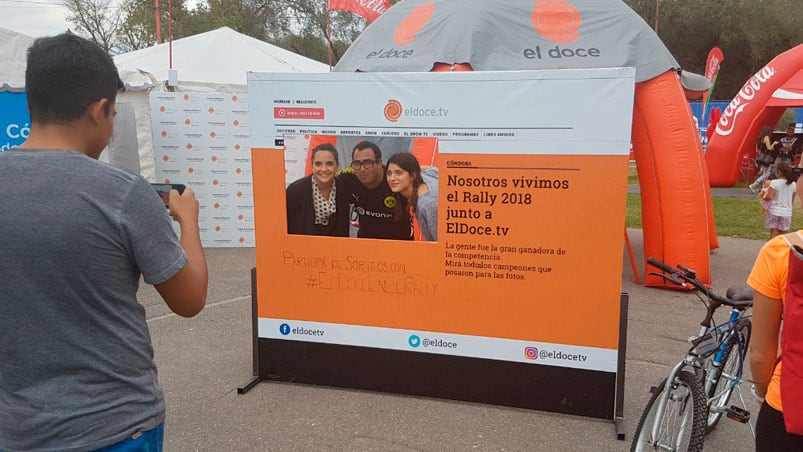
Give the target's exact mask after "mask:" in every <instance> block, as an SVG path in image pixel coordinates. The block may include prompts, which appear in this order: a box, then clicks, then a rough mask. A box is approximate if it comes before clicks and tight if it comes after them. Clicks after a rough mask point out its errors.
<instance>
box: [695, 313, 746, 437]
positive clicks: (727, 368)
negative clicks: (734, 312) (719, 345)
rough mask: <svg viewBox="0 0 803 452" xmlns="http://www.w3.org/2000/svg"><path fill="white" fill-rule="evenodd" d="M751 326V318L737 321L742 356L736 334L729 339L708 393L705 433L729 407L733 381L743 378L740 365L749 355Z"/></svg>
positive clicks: (733, 386) (708, 431)
mask: <svg viewBox="0 0 803 452" xmlns="http://www.w3.org/2000/svg"><path fill="white" fill-rule="evenodd" d="M751 328H752V326H751V324H750V320H749V319H741V320H739V321H738V322H737V323H736V331H738V332H739V333H741V335H742V338H743V339H742V341H743V345H742V349H741V356H740V353H739V345H738V338H737V337H736V335H732V336H731V337H730V338H729V339H728V345H727V347H726V348H725V353H724V354H723V355H722V364H721V365H720V367H719V372H718V374H717V375H716V376H715V377H714V382H713V384H712V385H711V389H709V391H708V394H706V395H707V396H708V418H707V420H706V425H705V433H710V432H711V431H712V430H714V428H716V426H717V424H718V423H719V420H720V419H722V414H723V411H722V409H723V408H727V407H728V403H729V402H730V398H731V395H733V391H734V389H736V386H735V385H734V384H733V383H734V381H736V380H738V379H740V378H741V375H740V373H739V370H740V367H742V370H743V368H744V358H745V356H746V355H747V345H748V344H749V343H750V332H751ZM709 372H711V370H709Z"/></svg>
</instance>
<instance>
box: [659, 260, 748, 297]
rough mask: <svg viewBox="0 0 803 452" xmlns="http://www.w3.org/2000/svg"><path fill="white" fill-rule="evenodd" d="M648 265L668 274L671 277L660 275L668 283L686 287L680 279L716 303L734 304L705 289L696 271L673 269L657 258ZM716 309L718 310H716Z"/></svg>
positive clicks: (682, 268) (679, 266)
mask: <svg viewBox="0 0 803 452" xmlns="http://www.w3.org/2000/svg"><path fill="white" fill-rule="evenodd" d="M647 263H648V264H650V265H652V266H653V267H656V268H659V269H661V270H663V271H664V273H668V274H669V275H668V276H667V275H659V276H661V277H663V278H664V279H666V280H667V281H671V282H672V283H673V284H675V285H678V286H681V287H684V286H685V284H683V283H682V282H680V281H678V278H680V279H681V280H683V281H685V282H687V283H689V284H691V285H692V286H693V287H694V289H695V290H699V291H700V292H703V293H704V294H706V295H707V296H708V298H709V299H711V300H714V301H716V302H717V303H718V304H726V305H731V304H732V302H731V300H729V299H728V298H725V297H721V296H719V295H717V294H715V293H714V292H712V291H711V290H710V289H709V288H707V287H705V284H703V283H702V282H701V281H700V280H699V279H697V278H696V275H695V273H694V270H692V269H690V268H687V267H684V266H682V265H678V268H675V267H672V266H671V265H667V264H665V263H664V262H661V261H659V260H658V259H655V258H652V257H650V258H648V259H647ZM714 309H716V308H714Z"/></svg>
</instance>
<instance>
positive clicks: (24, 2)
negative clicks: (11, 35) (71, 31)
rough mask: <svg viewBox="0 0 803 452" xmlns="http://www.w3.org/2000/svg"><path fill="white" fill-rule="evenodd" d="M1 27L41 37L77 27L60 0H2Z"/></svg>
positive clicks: (0, 3)
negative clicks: (68, 19)
mask: <svg viewBox="0 0 803 452" xmlns="http://www.w3.org/2000/svg"><path fill="white" fill-rule="evenodd" d="M0 28H7V29H10V30H14V31H16V32H18V33H23V34H26V35H28V36H33V37H39V36H49V35H55V34H59V33H62V32H64V31H66V30H67V29H68V28H75V27H73V26H72V25H71V24H70V23H68V22H67V8H65V7H64V6H61V4H60V3H59V1H58V0H0Z"/></svg>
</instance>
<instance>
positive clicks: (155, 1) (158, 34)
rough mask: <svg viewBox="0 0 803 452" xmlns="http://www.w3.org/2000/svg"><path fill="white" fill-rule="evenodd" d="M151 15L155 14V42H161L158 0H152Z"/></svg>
mask: <svg viewBox="0 0 803 452" xmlns="http://www.w3.org/2000/svg"><path fill="white" fill-rule="evenodd" d="M153 7H154V9H153V11H154V12H153V15H154V16H155V17H154V19H155V20H156V43H157V44H161V43H162V18H161V15H160V14H159V0H153Z"/></svg>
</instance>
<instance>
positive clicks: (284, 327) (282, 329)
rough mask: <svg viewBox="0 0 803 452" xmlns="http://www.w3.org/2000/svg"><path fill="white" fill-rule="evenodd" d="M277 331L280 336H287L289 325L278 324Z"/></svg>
mask: <svg viewBox="0 0 803 452" xmlns="http://www.w3.org/2000/svg"><path fill="white" fill-rule="evenodd" d="M279 332H280V333H282V336H287V335H288V334H290V325H288V324H286V323H282V324H281V325H279Z"/></svg>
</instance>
